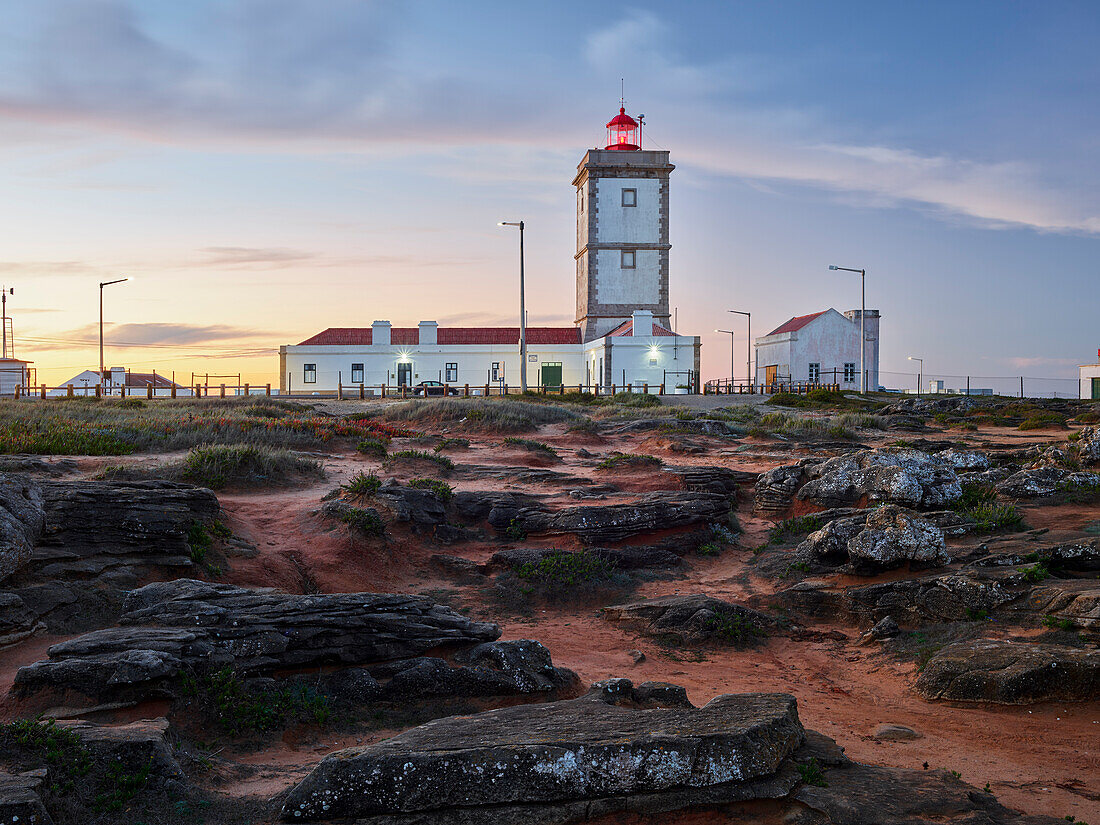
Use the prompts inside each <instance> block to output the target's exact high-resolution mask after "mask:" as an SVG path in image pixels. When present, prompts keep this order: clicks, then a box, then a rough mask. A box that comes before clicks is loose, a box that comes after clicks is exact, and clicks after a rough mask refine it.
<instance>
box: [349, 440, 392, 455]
mask: <svg viewBox="0 0 1100 825" xmlns="http://www.w3.org/2000/svg"><path fill="white" fill-rule="evenodd" d="M355 449H356V451H357V452H360V453H362V454H363V455H369V456H373V457H375V458H377V459H379V460H381V459H383V458H385V457H386V453H387V452H388V451H389V449H390V442H389V439H382V438H374V437H373V436H367V437H366V438H363V439H360V441H359V443H358V444H356V445H355Z"/></svg>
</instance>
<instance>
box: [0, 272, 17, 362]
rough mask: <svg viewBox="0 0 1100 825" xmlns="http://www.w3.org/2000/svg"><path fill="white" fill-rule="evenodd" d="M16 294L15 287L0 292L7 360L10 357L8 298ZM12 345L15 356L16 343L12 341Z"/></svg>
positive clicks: (5, 288)
mask: <svg viewBox="0 0 1100 825" xmlns="http://www.w3.org/2000/svg"><path fill="white" fill-rule="evenodd" d="M14 294H15V287H10V288H9V287H4V289H3V290H0V295H2V296H3V320H2V321H0V323H2V324H3V326H4V357H5V358H7V357H8V296H9V295H14ZM11 344H12V350H13V352H12V355H14V354H15V352H14V350H15V341H12V342H11Z"/></svg>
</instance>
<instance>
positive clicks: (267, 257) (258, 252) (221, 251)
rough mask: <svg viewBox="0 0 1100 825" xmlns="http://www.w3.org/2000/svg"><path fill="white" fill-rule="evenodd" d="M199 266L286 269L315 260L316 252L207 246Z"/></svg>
mask: <svg viewBox="0 0 1100 825" xmlns="http://www.w3.org/2000/svg"><path fill="white" fill-rule="evenodd" d="M202 252H203V253H204V256H205V257H204V258H203V259H202V260H200V261H199V265H200V266H230V267H238V266H244V267H250V268H255V267H276V268H278V267H286V266H293V265H295V264H299V263H302V262H303V261H308V260H310V259H313V258H316V257H317V253H316V252H306V251H304V250H301V249H263V248H256V247H249V246H208V247H206V248H205V249H203V250H202Z"/></svg>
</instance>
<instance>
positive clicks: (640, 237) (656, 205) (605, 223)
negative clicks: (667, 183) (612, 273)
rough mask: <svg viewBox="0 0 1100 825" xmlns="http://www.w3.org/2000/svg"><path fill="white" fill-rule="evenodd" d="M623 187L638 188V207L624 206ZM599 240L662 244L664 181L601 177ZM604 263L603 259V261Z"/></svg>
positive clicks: (598, 194) (598, 200)
mask: <svg viewBox="0 0 1100 825" xmlns="http://www.w3.org/2000/svg"><path fill="white" fill-rule="evenodd" d="M623 189H636V190H637V191H638V199H637V204H638V205H637V206H623V205H622V204H623V200H622V198H623ZM596 207H597V209H598V210H599V211H598V212H597V213H596V214H597V215H598V216H599V222H598V223H597V224H596V225H597V227H598V229H597V231H598V233H599V243H660V242H661V221H660V216H661V182H660V181H659V180H653V179H650V178H600V181H599V186H598V187H597V189H596ZM600 264H601V266H602V265H603V262H602V261H601V262H600Z"/></svg>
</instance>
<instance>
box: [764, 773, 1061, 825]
mask: <svg viewBox="0 0 1100 825" xmlns="http://www.w3.org/2000/svg"><path fill="white" fill-rule="evenodd" d="M826 778H827V781H826V782H825V783H824V784H823V785H809V784H804V785H801V786H800V787H799V788H798V789H797V790H795V792H794V793H793V794H792V795H791V796H792V801H793V803H794V804H793V806H792V807H793V810H791V811H790V812H789V814H788V815H787V817H785V818H776V819H774V820H769V821H774V822H785V823H790V825H1065V820H1064V819H1062V818H1061V817H1053V816H1044V815H1028V814H1021V813H1019V812H1018V811H1013V810H1010V809H1008V808H1006V807H1004V806H1003V805H1001V804H1000V803H999V802H998V801H997V799H996V797H994V796H993V794H989V793H984V792H982V791H981V790H979V789H978V788H975V787H974V786H973V785H968V784H966V783H965V782H963V781H962V780H961V779H960V778H959V777H958V776H957V775H955V774H953V773H951V772H949V771H946V770H936V769H933V770H904V769H902V768H883V767H878V766H873V765H860V764H856V763H851V764H848V765H844V766H841V767H838V768H834V769H830V770H829V771H828V772H827V773H826ZM807 809H808V810H807Z"/></svg>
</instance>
